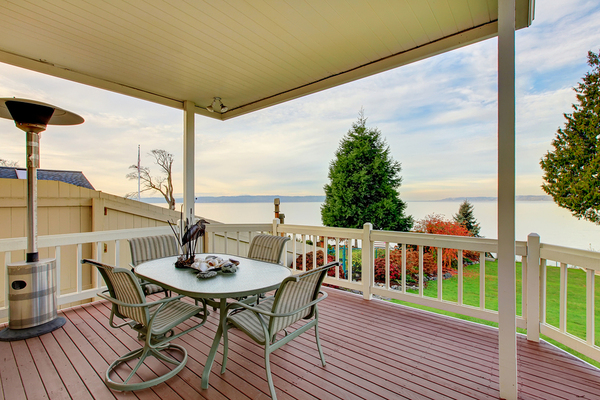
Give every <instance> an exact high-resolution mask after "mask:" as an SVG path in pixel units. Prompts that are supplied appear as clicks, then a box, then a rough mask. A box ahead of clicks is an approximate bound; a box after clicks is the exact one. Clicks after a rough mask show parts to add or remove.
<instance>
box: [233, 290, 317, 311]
mask: <svg viewBox="0 0 600 400" xmlns="http://www.w3.org/2000/svg"><path fill="white" fill-rule="evenodd" d="M319 294H320V295H322V296H319V297H318V298H317V299H315V300H313V301H311V302H310V303H308V304H305V305H304V306H303V307H300V308H297V309H295V310H294V311H290V312H287V313H281V314H274V313H272V312H269V311H263V310H257V309H256V307H255V306H250V305H247V304H245V303H240V302H237V301H236V302H234V303H229V304H228V305H227V309H229V308H233V306H235V307H241V308H246V309H248V310H251V311H252V312H254V313H255V314H262V315H267V316H269V317H290V316H292V315H294V314H297V313H299V312H300V311H302V310H306V309H307V308H310V307H312V306H314V305H315V304H317V303H318V302H320V301H322V300H325V298H327V296H328V295H327V293H326V292H322V291H320V290H319Z"/></svg>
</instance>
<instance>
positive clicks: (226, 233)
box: [223, 232, 229, 254]
mask: <svg viewBox="0 0 600 400" xmlns="http://www.w3.org/2000/svg"><path fill="white" fill-rule="evenodd" d="M228 233H229V232H223V236H224V237H225V251H223V253H225V254H227V253H228V251H227V250H228V247H229V243H227V242H228V241H229V235H228Z"/></svg>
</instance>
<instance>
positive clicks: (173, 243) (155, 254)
mask: <svg viewBox="0 0 600 400" xmlns="http://www.w3.org/2000/svg"><path fill="white" fill-rule="evenodd" d="M128 242H129V248H130V250H131V264H130V265H131V268H132V269H133V268H134V267H137V266H138V265H139V264H141V263H143V262H146V261H150V260H154V259H156V258H163V257H169V256H177V255H179V247H178V246H177V240H176V239H175V237H174V236H173V235H159V236H146V237H138V238H133V239H129V240H128ZM142 288H143V290H144V293H145V294H147V295H148V294H152V293H156V292H165V296H169V291H168V290H167V289H165V288H163V287H161V286H159V285H154V284H152V283H148V282H144V281H142Z"/></svg>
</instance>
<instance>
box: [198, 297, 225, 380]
mask: <svg viewBox="0 0 600 400" xmlns="http://www.w3.org/2000/svg"><path fill="white" fill-rule="evenodd" d="M226 310H227V299H225V298H224V299H220V302H219V327H218V329H217V333H215V338H214V339H213V343H212V346H211V348H210V352H209V353H208V357H207V358H206V364H204V371H203V372H202V389H208V378H209V377H210V370H211V369H212V365H213V362H214V361H215V356H216V355H217V350H218V349H219V343H220V342H221V336H223V328H222V324H221V322H222V321H224V320H225V318H226V317H227V311H226Z"/></svg>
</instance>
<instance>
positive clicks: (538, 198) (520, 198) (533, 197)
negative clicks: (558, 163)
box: [430, 195, 552, 202]
mask: <svg viewBox="0 0 600 400" xmlns="http://www.w3.org/2000/svg"><path fill="white" fill-rule="evenodd" d="M465 199H466V200H469V201H470V202H474V201H497V200H498V198H497V197H446V198H445V199H441V200H430V201H464V200H465ZM515 200H516V201H552V197H550V196H546V195H541V196H538V195H531V196H515Z"/></svg>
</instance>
